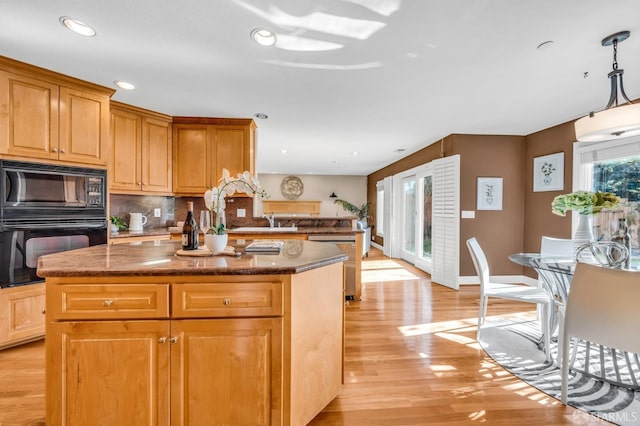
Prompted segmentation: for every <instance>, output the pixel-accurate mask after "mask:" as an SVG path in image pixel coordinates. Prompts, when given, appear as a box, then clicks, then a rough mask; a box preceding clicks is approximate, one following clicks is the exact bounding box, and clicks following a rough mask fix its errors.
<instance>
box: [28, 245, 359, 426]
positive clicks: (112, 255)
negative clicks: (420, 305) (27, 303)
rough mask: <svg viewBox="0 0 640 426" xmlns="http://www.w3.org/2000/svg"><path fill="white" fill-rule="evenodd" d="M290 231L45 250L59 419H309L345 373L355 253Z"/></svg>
mask: <svg viewBox="0 0 640 426" xmlns="http://www.w3.org/2000/svg"><path fill="white" fill-rule="evenodd" d="M234 243H235V242H234V241H231V245H234ZM285 243H287V241H285ZM291 243H294V244H293V246H294V247H289V246H288V245H287V244H285V247H284V249H283V250H282V252H281V253H279V254H259V255H249V254H246V253H242V254H241V255H240V256H210V257H186V256H177V255H176V252H177V250H178V249H180V245H179V243H177V242H173V241H156V242H142V243H140V244H136V245H128V244H123V245H120V244H118V245H101V246H93V247H89V248H86V249H80V250H73V251H67V252H62V253H57V254H52V255H48V256H42V257H41V258H40V260H39V264H38V273H39V275H40V276H42V277H45V278H46V303H47V309H46V322H47V324H46V353H47V365H46V376H47V378H46V380H47V425H85V424H105V425H106V424H109V425H111V424H136V425H171V424H173V425H178V424H180V425H200V424H201V425H214V424H229V425H241V424H242V425H304V424H306V423H308V422H309V421H310V420H311V419H313V417H314V416H315V415H316V414H317V413H318V412H320V411H321V410H322V408H324V407H325V406H326V405H327V404H328V403H329V402H330V401H331V400H332V399H333V398H334V397H335V396H336V395H337V394H338V392H339V390H340V388H341V384H342V376H343V358H344V357H343V351H344V341H343V338H344V294H343V291H344V288H343V286H344V279H343V266H342V264H343V262H344V261H345V260H346V259H347V255H345V254H344V253H343V252H342V251H341V250H340V249H339V248H338V247H337V246H335V245H332V244H324V243H318V242H311V241H294V240H292V241H291ZM289 245H291V244H289Z"/></svg>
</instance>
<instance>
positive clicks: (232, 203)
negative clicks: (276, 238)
mask: <svg viewBox="0 0 640 426" xmlns="http://www.w3.org/2000/svg"><path fill="white" fill-rule="evenodd" d="M109 200H110V214H109V216H118V217H120V218H121V219H123V220H124V221H125V223H127V224H129V213H142V214H143V215H144V216H146V217H147V224H146V225H144V229H145V230H151V229H158V228H167V227H169V226H175V225H176V223H177V222H179V221H183V220H184V219H185V218H186V217H187V201H193V212H194V214H195V216H196V220H199V218H200V211H202V210H205V209H206V207H205V205H204V199H203V197H166V196H156V195H121V194H111V195H110V198H109ZM226 204H227V209H226V219H227V227H228V228H236V227H239V226H268V221H267V220H266V219H263V218H259V217H256V218H254V217H253V199H252V198H249V197H229V198H227V200H226ZM158 208H159V209H160V217H154V216H153V213H154V210H155V209H158ZM238 209H244V210H245V217H243V218H241V217H237V214H236V213H237V210H238ZM352 222H353V219H352V218H335V217H334V218H321V217H308V216H306V217H305V216H298V217H277V220H276V223H278V224H280V225H281V226H291V225H295V226H298V227H303V228H305V227H340V228H342V227H349V228H350V227H351V226H352Z"/></svg>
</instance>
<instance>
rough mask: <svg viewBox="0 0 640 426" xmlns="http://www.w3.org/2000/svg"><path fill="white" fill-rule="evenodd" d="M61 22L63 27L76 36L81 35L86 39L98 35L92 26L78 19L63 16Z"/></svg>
mask: <svg viewBox="0 0 640 426" xmlns="http://www.w3.org/2000/svg"><path fill="white" fill-rule="evenodd" d="M59 21H60V23H61V24H62V25H64V26H65V27H66V28H68V29H69V30H71V31H73V32H74V33H76V34H80V35H83V36H85V37H93V36H95V35H96V30H94V29H93V28H92V27H91V26H90V25H88V24H85V23H84V22H82V21H79V20H77V19H73V18H70V17H68V16H61V17H60V19H59Z"/></svg>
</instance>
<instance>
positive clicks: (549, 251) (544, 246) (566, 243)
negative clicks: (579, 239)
mask: <svg viewBox="0 0 640 426" xmlns="http://www.w3.org/2000/svg"><path fill="white" fill-rule="evenodd" d="M573 244H574V243H573V240H568V239H565V238H554V237H547V236H543V237H542V239H541V240H540V254H542V255H543V256H560V257H572V256H573V252H574V250H575V247H574V246H573Z"/></svg>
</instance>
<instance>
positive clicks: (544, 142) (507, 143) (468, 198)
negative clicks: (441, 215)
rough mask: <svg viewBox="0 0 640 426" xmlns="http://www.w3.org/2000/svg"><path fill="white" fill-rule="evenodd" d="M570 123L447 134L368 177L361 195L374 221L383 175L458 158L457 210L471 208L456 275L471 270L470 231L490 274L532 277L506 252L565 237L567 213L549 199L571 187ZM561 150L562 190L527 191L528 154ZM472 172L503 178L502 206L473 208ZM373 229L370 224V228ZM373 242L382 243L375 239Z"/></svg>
mask: <svg viewBox="0 0 640 426" xmlns="http://www.w3.org/2000/svg"><path fill="white" fill-rule="evenodd" d="M573 141H575V133H574V130H573V122H568V123H564V124H560V125H558V126H555V127H551V128H549V129H545V130H541V131H539V132H536V133H533V134H531V135H528V136H526V137H525V136H489V135H458V134H453V135H450V136H448V137H446V138H444V139H443V140H442V141H441V142H436V143H434V144H432V145H430V146H428V147H426V148H424V149H422V150H420V151H418V152H416V153H414V154H412V155H410V156H407V157H406V158H403V159H402V160H399V161H397V162H395V163H393V164H391V165H389V166H387V167H385V168H383V169H381V170H378V171H376V172H374V173H372V174H370V175H369V176H368V179H367V199H368V201H370V202H371V203H372V205H373V209H372V212H373V213H372V214H373V216H374V217H373V218H372V219H371V222H370V223H375V212H376V205H375V204H376V183H377V182H378V181H380V180H382V179H384V178H385V177H386V176H391V175H394V174H396V173H399V172H402V171H404V170H408V169H411V168H413V167H416V166H419V165H422V164H425V163H427V162H429V161H432V160H433V159H436V158H440V157H441V156H442V155H441V152H442V153H444V155H445V156H450V155H454V154H460V157H461V176H460V178H461V181H460V184H461V188H460V189H461V194H460V196H461V200H460V202H461V204H460V209H461V210H473V211H475V214H476V217H475V219H460V275H461V276H470V275H475V270H474V268H473V263H472V261H471V258H470V256H469V253H468V250H467V248H466V244H465V242H466V240H467V239H468V238H470V237H472V236H475V237H476V238H478V241H479V242H480V244H481V245H482V247H483V249H484V250H485V252H486V254H487V257H488V258H489V260H490V262H489V263H490V266H491V273H492V274H496V275H520V274H523V273H526V274H527V275H530V276H533V273H532V271H526V270H523V269H526V268H522V267H519V266H517V265H516V264H514V263H512V262H511V261H509V259H508V255H509V254H511V253H517V252H521V251H525V252H536V251H538V250H539V249H540V238H541V237H542V235H549V236H554V237H559V238H570V235H571V217H570V216H567V217H560V216H556V215H554V214H553V213H551V201H552V200H553V198H554V197H555V196H556V195H559V194H564V193H567V192H570V191H571V186H572V176H573V174H572V173H573V171H572V169H573V146H572V145H573ZM557 152H564V153H565V157H564V173H565V175H564V176H565V179H564V182H565V184H564V190H562V191H550V192H535V193H534V192H533V159H534V158H535V157H538V156H541V155H547V154H554V153H557ZM478 177H502V178H503V209H502V210H501V211H492V210H476V180H477V178H478ZM374 234H375V229H374ZM374 241H375V242H376V243H378V244H383V240H382V239H381V238H378V237H375V239H374Z"/></svg>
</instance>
